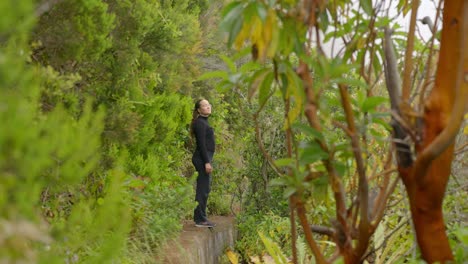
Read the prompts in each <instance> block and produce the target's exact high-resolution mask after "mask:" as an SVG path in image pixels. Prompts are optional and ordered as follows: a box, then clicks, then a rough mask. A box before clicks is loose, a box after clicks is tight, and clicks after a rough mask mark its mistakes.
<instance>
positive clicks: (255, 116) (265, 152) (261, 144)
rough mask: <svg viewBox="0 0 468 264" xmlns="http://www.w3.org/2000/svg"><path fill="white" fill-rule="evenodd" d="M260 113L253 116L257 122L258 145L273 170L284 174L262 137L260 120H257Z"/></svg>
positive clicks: (256, 135) (279, 174) (280, 174)
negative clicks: (266, 147)
mask: <svg viewBox="0 0 468 264" xmlns="http://www.w3.org/2000/svg"><path fill="white" fill-rule="evenodd" d="M258 114H259V113H258V112H257V113H255V114H254V116H253V119H254V122H255V138H256V139H257V144H258V146H259V148H260V151H261V152H262V154H263V157H264V158H265V159H266V160H267V161H268V164H269V165H270V167H271V168H272V169H273V171H274V172H276V174H278V176H282V175H283V174H282V173H281V172H280V169H279V168H278V167H277V166H276V164H275V162H274V161H273V158H272V157H271V156H270V154H269V153H268V151H267V150H266V149H265V145H264V144H263V141H262V137H261V135H260V126H259V123H258V120H257V118H258Z"/></svg>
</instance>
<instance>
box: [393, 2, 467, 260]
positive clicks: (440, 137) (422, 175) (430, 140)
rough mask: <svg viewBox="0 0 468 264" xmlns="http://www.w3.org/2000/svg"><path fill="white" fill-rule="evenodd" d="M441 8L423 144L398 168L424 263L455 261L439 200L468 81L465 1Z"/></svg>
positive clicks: (443, 191)
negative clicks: (409, 163) (408, 163)
mask: <svg viewBox="0 0 468 264" xmlns="http://www.w3.org/2000/svg"><path fill="white" fill-rule="evenodd" d="M444 5H445V7H444V15H443V29H442V39H441V47H440V54H439V62H438V66H437V73H436V81H435V86H434V89H433V90H432V91H431V94H430V95H429V97H428V98H427V100H426V104H425V107H424V128H423V131H422V132H423V133H422V141H421V142H420V143H419V144H416V151H417V152H418V157H417V160H416V161H415V163H414V164H412V166H410V167H406V168H405V167H403V166H400V168H399V171H400V177H401V178H402V180H403V182H404V184H405V186H406V190H407V192H408V196H409V201H410V206H411V214H412V219H413V223H414V227H415V231H416V237H417V241H418V245H419V247H420V249H421V254H422V257H423V259H424V260H426V261H427V262H428V263H434V262H436V261H438V262H441V263H445V262H446V261H452V260H453V255H452V251H451V249H450V245H449V241H448V238H447V235H446V232H445V224H444V219H443V213H442V202H443V198H444V195H445V189H446V186H447V182H448V179H449V176H450V171H451V163H452V159H453V150H454V146H453V144H454V139H455V137H456V135H457V131H458V130H459V128H460V125H458V122H459V123H461V119H462V118H463V112H464V110H465V105H466V103H467V102H466V101H467V100H466V99H467V98H466V97H467V81H468V80H467V78H466V77H463V74H466V70H467V67H466V66H467V52H465V51H464V49H465V48H466V43H467V42H466V36H467V35H468V33H467V32H466V30H467V29H466V26H464V25H466V22H465V20H466V19H467V18H466V16H467V15H468V14H466V10H467V8H468V0H452V1H445V3H444ZM464 12H465V16H464ZM464 72H465V73H464ZM460 104H462V105H463V106H460ZM457 125H458V127H457Z"/></svg>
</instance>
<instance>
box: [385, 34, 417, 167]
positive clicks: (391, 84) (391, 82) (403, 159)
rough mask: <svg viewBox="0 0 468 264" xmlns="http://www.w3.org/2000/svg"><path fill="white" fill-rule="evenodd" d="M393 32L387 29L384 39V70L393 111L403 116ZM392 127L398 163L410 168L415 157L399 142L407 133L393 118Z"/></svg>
mask: <svg viewBox="0 0 468 264" xmlns="http://www.w3.org/2000/svg"><path fill="white" fill-rule="evenodd" d="M391 34H392V32H391V30H390V29H389V28H388V27H386V28H385V38H384V53H385V56H384V68H385V82H386V86H387V91H388V94H389V97H390V105H391V108H392V110H393V111H395V112H396V113H397V114H398V115H400V114H401V111H400V75H399V74H398V69H397V60H396V56H395V53H394V51H393V43H392V40H391ZM392 127H393V138H394V139H395V144H396V147H397V149H396V150H397V161H398V166H400V167H401V168H409V167H411V166H412V164H413V157H412V155H411V150H410V147H409V146H408V145H407V144H402V143H399V141H404V140H405V138H406V132H405V130H404V129H403V128H402V127H401V124H398V123H397V122H395V119H394V118H392Z"/></svg>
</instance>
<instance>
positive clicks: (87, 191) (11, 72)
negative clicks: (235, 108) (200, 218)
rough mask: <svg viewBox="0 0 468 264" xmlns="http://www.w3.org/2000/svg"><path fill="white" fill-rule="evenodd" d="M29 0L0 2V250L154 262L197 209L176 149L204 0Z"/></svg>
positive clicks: (34, 257) (51, 257)
mask: <svg viewBox="0 0 468 264" xmlns="http://www.w3.org/2000/svg"><path fill="white" fill-rule="evenodd" d="M33 2H34V1H26V0H24V1H19V2H18V3H15V4H14V6H13V5H12V3H11V2H10V1H6V2H5V1H3V2H1V4H0V10H2V11H1V13H2V15H1V16H0V17H1V19H0V57H2V60H0V77H1V80H0V87H1V89H0V95H1V99H0V118H1V120H2V122H3V124H4V126H2V129H0V174H1V182H0V190H1V194H0V209H1V211H2V214H1V215H0V220H1V221H0V222H1V226H2V228H1V230H2V232H6V233H2V234H0V237H2V240H0V245H1V247H0V248H1V250H0V255H1V256H2V259H3V260H6V261H7V262H8V261H12V262H16V261H21V260H23V261H26V262H35V263H36V262H37V263H42V262H51V263H64V262H71V263H77V262H79V263H113V262H121V261H128V259H132V261H135V262H137V263H141V262H144V261H148V262H151V260H152V259H153V258H152V257H151V255H152V254H155V253H156V252H157V251H158V250H159V247H160V246H161V245H162V244H163V243H164V241H165V240H166V239H168V238H170V237H171V236H173V235H174V234H175V233H176V232H177V231H178V230H180V227H181V226H180V220H181V219H184V218H187V217H188V216H189V215H191V214H192V210H193V207H194V202H193V190H192V185H191V183H190V182H189V181H188V180H187V179H186V178H184V177H183V176H184V175H185V176H187V175H188V174H190V172H189V169H188V168H187V160H189V154H188V153H187V150H186V149H185V145H184V143H185V142H186V141H187V138H188V129H187V127H188V126H187V125H188V123H189V122H190V119H191V108H192V100H191V99H190V98H189V96H190V93H191V88H192V82H193V80H194V79H195V75H196V74H198V72H199V68H200V63H199V62H198V60H197V57H196V56H197V55H198V54H199V53H200V51H201V46H200V43H201V33H200V32H201V29H200V27H199V26H198V25H199V22H198V19H199V15H200V12H202V11H204V10H207V9H208V2H207V1H197V2H195V1H187V0H181V1H170V2H168V1H156V2H155V1H144V0H135V1H133V0H132V1H130V0H129V1H100V0H80V1H60V2H58V3H55V2H54V3H51V4H50V5H42V6H41V7H40V8H39V7H36V6H34V3H33ZM36 8H37V9H36ZM36 11H37V13H35V12H36ZM35 14H36V15H37V17H35V16H36V15H35ZM178 92H184V93H186V94H185V95H184V96H182V95H181V94H180V93H178ZM219 122H220V123H221V122H222V120H220V121H219ZM3 227H5V228H4V229H3ZM20 229H22V230H24V232H16V231H15V230H20ZM5 234H8V235H7V236H4V235H5ZM3 238H4V239H3ZM132 256H134V257H132ZM139 258H141V259H139Z"/></svg>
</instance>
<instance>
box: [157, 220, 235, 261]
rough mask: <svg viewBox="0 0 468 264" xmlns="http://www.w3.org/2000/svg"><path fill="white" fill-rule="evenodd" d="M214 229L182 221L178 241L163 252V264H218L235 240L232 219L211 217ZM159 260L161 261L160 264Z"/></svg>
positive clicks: (172, 242) (168, 245)
mask: <svg viewBox="0 0 468 264" xmlns="http://www.w3.org/2000/svg"><path fill="white" fill-rule="evenodd" d="M210 220H211V221H212V222H215V223H216V227H214V228H204V227H196V226H195V224H194V223H193V221H184V226H183V230H182V232H181V234H180V235H179V237H178V239H176V240H174V241H171V242H170V243H168V244H167V246H166V247H165V249H164V250H163V252H164V253H163V254H164V257H162V258H159V261H160V263H164V264H218V262H219V257H220V256H222V255H223V254H224V252H225V249H226V248H227V247H234V243H235V241H236V238H237V230H236V229H235V219H234V217H226V216H213V217H210ZM161 259H163V261H162V262H161Z"/></svg>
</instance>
